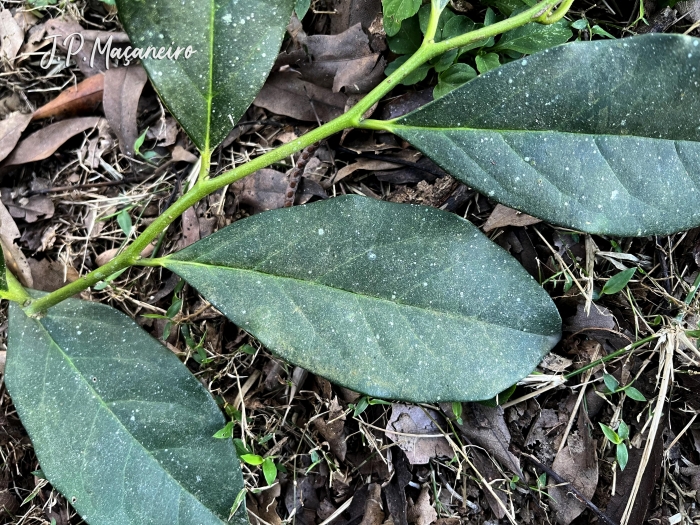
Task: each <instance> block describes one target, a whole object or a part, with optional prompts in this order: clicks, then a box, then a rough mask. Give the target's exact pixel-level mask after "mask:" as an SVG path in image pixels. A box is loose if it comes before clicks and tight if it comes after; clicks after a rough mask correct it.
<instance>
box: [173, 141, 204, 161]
mask: <svg viewBox="0 0 700 525" xmlns="http://www.w3.org/2000/svg"><path fill="white" fill-rule="evenodd" d="M172 155H173V160H174V161H175V162H189V163H190V164H195V163H196V162H197V160H199V159H198V158H197V156H196V155H195V154H194V153H191V152H189V151H187V150H186V149H185V148H183V147H182V146H180V145H177V146H175V147H174V148H173V153H172Z"/></svg>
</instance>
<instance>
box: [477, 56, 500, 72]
mask: <svg viewBox="0 0 700 525" xmlns="http://www.w3.org/2000/svg"><path fill="white" fill-rule="evenodd" d="M500 65H501V62H500V57H499V56H498V55H497V54H496V53H486V54H485V55H477V56H476V69H478V70H479V73H486V72H487V71H491V70H492V69H496V68H497V67H498V66H500Z"/></svg>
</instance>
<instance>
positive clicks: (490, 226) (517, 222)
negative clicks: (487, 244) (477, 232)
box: [483, 204, 542, 232]
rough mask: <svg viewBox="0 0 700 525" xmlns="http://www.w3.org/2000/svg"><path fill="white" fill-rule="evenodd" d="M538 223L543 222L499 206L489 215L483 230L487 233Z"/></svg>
mask: <svg viewBox="0 0 700 525" xmlns="http://www.w3.org/2000/svg"><path fill="white" fill-rule="evenodd" d="M538 222H542V221H541V220H540V219H536V218H535V217H533V216H531V215H528V214H526V213H522V212H519V211H518V210H514V209H513V208H509V207H507V206H503V205H502V204H497V205H496V207H495V208H494V209H493V211H492V212H491V215H489V218H488V220H487V221H486V224H484V228H483V229H484V231H485V232H490V231H491V230H495V229H496V228H503V227H505V226H529V225H531V224H537V223H538Z"/></svg>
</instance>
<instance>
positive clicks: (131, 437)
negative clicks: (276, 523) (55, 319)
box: [22, 313, 224, 523]
mask: <svg viewBox="0 0 700 525" xmlns="http://www.w3.org/2000/svg"><path fill="white" fill-rule="evenodd" d="M22 315H25V314H24V313H23V314H22ZM30 321H31V322H34V323H36V324H37V325H39V326H40V327H41V330H42V331H43V332H44V333H45V334H46V336H47V337H48V338H49V340H50V341H51V344H52V345H53V346H54V347H56V348H57V349H58V351H59V353H60V354H61V356H62V357H63V359H64V360H65V361H66V362H67V363H68V365H69V366H70V367H71V369H73V370H74V372H75V373H76V374H77V375H78V377H79V378H80V380H81V381H82V383H83V384H84V385H85V386H87V388H88V390H89V391H90V392H92V393H93V394H94V397H93V399H97V402H98V403H99V404H100V405H101V406H102V407H103V408H104V409H105V410H106V411H107V413H108V414H109V415H110V416H111V417H112V418H113V419H114V420H116V421H117V423H118V425H119V426H120V427H121V428H122V430H123V431H124V433H125V434H126V435H127V436H129V438H130V439H131V442H132V445H133V443H136V444H137V445H138V446H139V447H140V448H141V449H142V450H143V451H144V452H145V453H146V455H147V456H148V457H149V458H150V459H151V460H152V461H153V462H154V463H155V464H156V465H158V467H160V469H161V470H162V471H163V472H165V473H166V474H167V476H168V477H169V478H170V479H171V480H172V481H174V482H175V484H176V485H177V486H178V487H179V488H180V493H181V494H182V493H183V492H184V493H186V494H189V495H190V496H191V497H192V499H194V500H195V501H196V502H197V503H199V504H200V505H201V506H202V508H204V509H205V510H206V512H208V513H209V514H210V515H211V516H213V517H214V518H215V519H217V520H219V522H221V523H224V522H223V521H222V520H221V518H220V517H219V516H218V515H217V514H216V513H215V512H214V511H212V510H211V509H210V508H209V507H207V506H206V505H205V504H204V503H202V502H201V501H200V500H199V498H197V497H196V496H195V495H194V494H192V493H191V492H190V491H189V490H187V489H186V488H185V487H183V486H182V484H181V483H180V481H179V480H178V479H177V478H175V477H174V476H173V475H172V473H171V472H170V471H169V470H167V469H166V468H165V467H164V466H163V465H162V464H161V463H160V462H159V461H158V460H157V459H156V458H155V457H154V456H153V454H151V451H150V450H148V449H147V448H146V447H144V446H143V444H142V443H141V442H140V441H139V440H138V439H136V438H135V437H134V435H133V434H132V433H131V432H129V429H127V428H126V427H125V426H124V424H123V423H122V421H121V420H120V419H119V418H118V417H117V416H116V414H115V413H114V412H112V410H110V408H109V406H108V405H107V404H106V403H105V402H104V400H103V398H102V396H101V395H100V394H99V393H98V392H97V391H96V390H95V389H94V388H93V387H92V385H91V384H90V382H89V381H88V380H87V379H86V378H85V376H84V375H83V374H82V373H81V372H80V370H79V369H78V367H76V366H75V364H74V363H73V360H72V359H71V358H70V357H69V356H68V354H66V353H65V352H64V351H63V349H62V348H61V346H60V345H59V344H58V343H57V342H56V340H55V339H54V338H53V336H52V335H51V332H49V330H48V329H47V328H46V327H45V326H44V324H43V323H42V322H41V321H39V320H35V319H30ZM47 355H48V351H47ZM45 393H46V388H45V387H44V388H42V395H44V394H45ZM96 416H97V414H96Z"/></svg>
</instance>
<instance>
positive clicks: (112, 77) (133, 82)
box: [102, 64, 148, 156]
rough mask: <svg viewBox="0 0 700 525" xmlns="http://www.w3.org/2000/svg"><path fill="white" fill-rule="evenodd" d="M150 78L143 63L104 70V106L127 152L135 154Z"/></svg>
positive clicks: (121, 145)
mask: <svg viewBox="0 0 700 525" xmlns="http://www.w3.org/2000/svg"><path fill="white" fill-rule="evenodd" d="M147 80H148V77H147V76H146V70H145V69H143V67H142V66H141V65H140V64H134V65H131V66H129V67H118V68H116V69H110V70H109V71H107V72H106V73H105V85H104V86H105V87H104V96H103V99H102V105H103V106H104V109H105V117H107V121H108V122H109V125H110V126H111V128H112V130H114V132H115V133H116V135H117V137H118V138H119V149H120V150H121V151H122V153H124V155H129V156H131V155H133V154H134V142H136V139H137V137H138V136H139V132H138V125H137V122H136V114H137V110H138V105H139V99H140V98H141V91H143V86H145V85H146V81H147Z"/></svg>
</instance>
